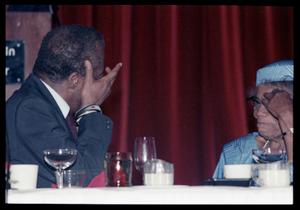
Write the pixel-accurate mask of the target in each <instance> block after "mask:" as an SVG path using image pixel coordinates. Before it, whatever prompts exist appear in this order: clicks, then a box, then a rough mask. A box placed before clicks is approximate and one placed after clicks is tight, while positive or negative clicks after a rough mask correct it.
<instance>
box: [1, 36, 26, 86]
mask: <svg viewBox="0 0 300 210" xmlns="http://www.w3.org/2000/svg"><path fill="white" fill-rule="evenodd" d="M5 42H6V45H5V58H6V61H5V81H6V84H15V83H22V82H23V81H24V41H22V40H6V41H5Z"/></svg>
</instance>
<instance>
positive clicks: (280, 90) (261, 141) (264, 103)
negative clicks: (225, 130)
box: [212, 60, 294, 185]
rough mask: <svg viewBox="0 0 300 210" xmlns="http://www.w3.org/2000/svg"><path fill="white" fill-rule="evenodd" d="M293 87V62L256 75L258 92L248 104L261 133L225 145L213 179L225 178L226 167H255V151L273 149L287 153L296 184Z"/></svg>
mask: <svg viewBox="0 0 300 210" xmlns="http://www.w3.org/2000/svg"><path fill="white" fill-rule="evenodd" d="M293 83H294V62H293V61H290V60H283V61H277V62H274V63H271V64H269V65H267V66H265V67H263V68H261V69H259V70H258V71H257V75H256V88H255V89H254V90H253V91H252V92H251V93H250V94H252V95H251V97H250V98H247V99H246V100H247V101H248V102H249V103H250V105H251V106H252V108H253V115H254V117H255V118H256V120H257V124H256V125H257V129H258V132H253V133H250V134H248V135H246V136H242V137H240V138H237V139H235V140H233V141H231V142H229V143H227V144H225V145H224V146H223V150H222V153H221V156H220V160H219V162H218V165H217V167H216V169H215V172H214V174H213V177H212V178H220V179H221V178H225V177H224V165H229V164H255V163H256V162H255V161H254V159H253V156H252V149H256V148H264V147H266V148H267V147H271V148H285V149H286V151H287V155H286V156H285V160H289V162H290V164H291V165H290V173H291V182H293ZM253 185H255V183H253Z"/></svg>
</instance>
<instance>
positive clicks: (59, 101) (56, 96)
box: [41, 80, 70, 118]
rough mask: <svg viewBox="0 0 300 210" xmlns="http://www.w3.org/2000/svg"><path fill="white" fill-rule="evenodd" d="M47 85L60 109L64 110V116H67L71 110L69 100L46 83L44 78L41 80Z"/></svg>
mask: <svg viewBox="0 0 300 210" xmlns="http://www.w3.org/2000/svg"><path fill="white" fill-rule="evenodd" d="M41 81H42V82H43V84H44V85H45V87H46V88H47V89H48V90H49V92H50V93H51V95H52V97H53V98H54V100H55V102H56V103H57V105H58V107H59V109H60V111H61V112H62V114H63V116H64V118H66V117H67V115H68V114H69V111H70V106H69V105H68V104H67V102H66V101H65V100H64V99H63V98H62V97H61V96H60V95H59V94H58V93H57V92H56V91H55V90H53V88H51V87H50V86H49V85H48V84H47V83H45V82H44V81H43V80H41Z"/></svg>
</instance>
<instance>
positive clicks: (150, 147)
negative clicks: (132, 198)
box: [134, 137, 156, 179]
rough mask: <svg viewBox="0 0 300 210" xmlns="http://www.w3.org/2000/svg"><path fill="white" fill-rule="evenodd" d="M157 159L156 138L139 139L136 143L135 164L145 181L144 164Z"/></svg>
mask: <svg viewBox="0 0 300 210" xmlns="http://www.w3.org/2000/svg"><path fill="white" fill-rule="evenodd" d="M152 159H156V148H155V140H154V137H137V138H136V139H135V143H134V164H135V168H136V169H137V170H138V171H140V172H141V173H142V175H143V179H144V164H145V162H146V161H147V160H152Z"/></svg>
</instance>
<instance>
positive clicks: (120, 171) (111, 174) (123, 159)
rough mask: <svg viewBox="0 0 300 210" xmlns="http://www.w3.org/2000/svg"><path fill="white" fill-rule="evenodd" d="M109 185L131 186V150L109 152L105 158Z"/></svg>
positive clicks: (106, 178) (106, 176) (107, 183)
mask: <svg viewBox="0 0 300 210" xmlns="http://www.w3.org/2000/svg"><path fill="white" fill-rule="evenodd" d="M104 169H105V184H106V186H107V187H130V186H131V176H132V157H131V153H130V152H108V153H106V155H105V160H104Z"/></svg>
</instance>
